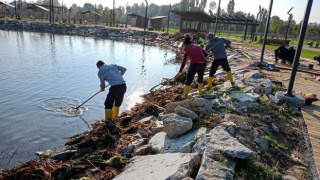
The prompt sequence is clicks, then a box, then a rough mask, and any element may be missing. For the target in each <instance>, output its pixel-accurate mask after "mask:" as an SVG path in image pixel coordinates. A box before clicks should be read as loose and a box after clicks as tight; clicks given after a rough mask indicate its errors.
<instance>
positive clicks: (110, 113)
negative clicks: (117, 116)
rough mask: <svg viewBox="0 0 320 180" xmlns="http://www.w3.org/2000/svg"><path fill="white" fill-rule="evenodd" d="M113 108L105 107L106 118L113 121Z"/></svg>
mask: <svg viewBox="0 0 320 180" xmlns="http://www.w3.org/2000/svg"><path fill="white" fill-rule="evenodd" d="M112 114H113V113H112V109H105V110H104V120H105V121H111V120H112Z"/></svg>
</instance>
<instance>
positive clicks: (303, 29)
mask: <svg viewBox="0 0 320 180" xmlns="http://www.w3.org/2000/svg"><path fill="white" fill-rule="evenodd" d="M312 3H313V0H308V3H307V7H306V11H305V14H304V18H303V23H302V26H301V30H300V36H299V42H298V46H297V51H296V54H295V56H294V61H293V66H292V70H291V77H290V81H289V85H288V91H287V94H286V95H287V96H293V95H292V89H293V84H294V80H295V78H296V74H297V70H298V65H299V60H300V55H301V50H302V46H303V41H304V36H305V35H306V30H307V27H308V22H309V17H310V12H311V8H312Z"/></svg>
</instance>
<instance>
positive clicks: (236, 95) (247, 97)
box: [230, 91, 260, 102]
mask: <svg viewBox="0 0 320 180" xmlns="http://www.w3.org/2000/svg"><path fill="white" fill-rule="evenodd" d="M259 97H260V96H259V94H256V93H244V92H241V91H236V92H233V93H232V94H231V95H230V98H232V99H237V100H238V101H240V102H246V101H249V102H255V101H257V100H258V99H259Z"/></svg>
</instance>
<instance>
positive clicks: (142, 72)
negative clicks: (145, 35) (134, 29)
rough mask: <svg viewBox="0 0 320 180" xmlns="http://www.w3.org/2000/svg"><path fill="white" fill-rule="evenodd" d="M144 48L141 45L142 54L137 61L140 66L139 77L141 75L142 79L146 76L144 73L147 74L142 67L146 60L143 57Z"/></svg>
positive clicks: (144, 56)
mask: <svg viewBox="0 0 320 180" xmlns="http://www.w3.org/2000/svg"><path fill="white" fill-rule="evenodd" d="M144 48H145V46H144V45H143V48H142V54H141V59H140V60H139V62H140V66H141V70H140V75H141V76H142V77H144V76H146V72H147V70H146V68H145V66H144V62H145V60H146V55H145V50H144Z"/></svg>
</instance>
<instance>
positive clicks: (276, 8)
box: [27, 0, 320, 23]
mask: <svg viewBox="0 0 320 180" xmlns="http://www.w3.org/2000/svg"><path fill="white" fill-rule="evenodd" d="M34 1H35V0H34ZM147 1H148V3H149V4H151V3H154V4H157V5H165V4H170V3H171V4H175V3H178V2H180V1H181V0H147ZM211 1H212V0H208V2H211ZM214 1H215V2H216V4H217V5H218V2H219V1H218V0H214ZM27 2H31V1H30V0H27ZM59 2H60V3H61V2H62V1H61V0H59ZM85 2H88V3H91V4H96V5H99V4H102V5H103V6H108V7H109V8H112V4H113V0H63V3H64V4H66V5H67V6H71V5H72V4H73V3H77V4H78V5H81V6H82V5H83V4H84V3H85ZM228 2H229V0H221V8H223V9H225V10H226V9H227V4H228ZM307 2H308V0H273V8H272V14H271V15H272V16H274V15H277V16H280V18H281V19H282V20H287V19H288V15H287V12H288V10H289V9H290V8H291V7H293V9H292V11H291V13H292V15H293V18H294V19H295V20H296V21H297V22H299V21H301V20H302V18H303V17H304V13H305V9H306V5H307ZM127 3H128V5H132V4H134V3H138V4H140V3H145V0H115V6H116V7H118V6H125V5H126V4H127ZM269 4H270V0H235V11H243V12H246V13H249V12H250V13H251V14H257V12H258V11H259V5H261V7H263V8H265V9H269ZM319 7H320V2H319V0H314V1H313V5H312V11H311V15H310V19H309V22H317V23H320V10H319Z"/></svg>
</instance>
